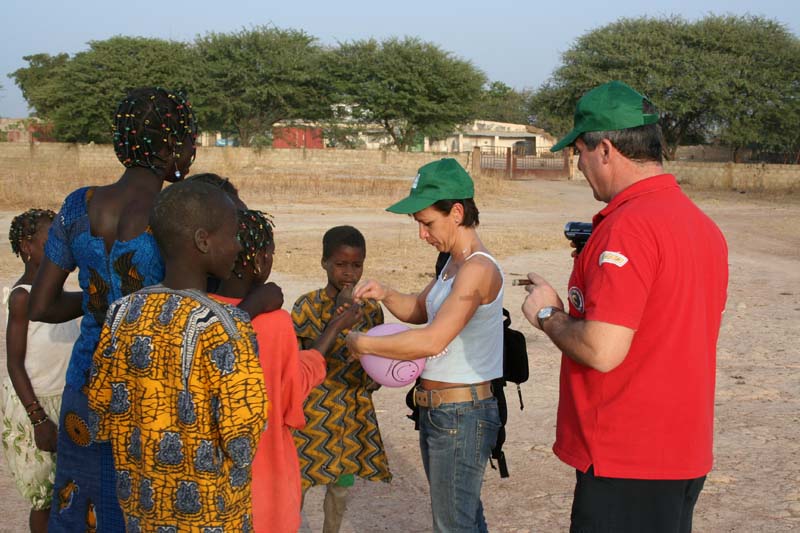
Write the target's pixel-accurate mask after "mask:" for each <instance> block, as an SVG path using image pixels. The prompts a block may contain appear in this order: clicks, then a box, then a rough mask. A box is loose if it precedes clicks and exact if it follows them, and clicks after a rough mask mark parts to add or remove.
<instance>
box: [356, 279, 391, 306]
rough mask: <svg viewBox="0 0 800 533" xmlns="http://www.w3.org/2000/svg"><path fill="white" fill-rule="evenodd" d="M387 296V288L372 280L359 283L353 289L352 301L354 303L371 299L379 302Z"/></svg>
mask: <svg viewBox="0 0 800 533" xmlns="http://www.w3.org/2000/svg"><path fill="white" fill-rule="evenodd" d="M388 294H389V288H388V287H386V286H384V285H382V284H381V283H380V282H378V281H376V280H374V279H368V280H364V281H359V282H358V284H356V286H355V288H354V289H353V299H354V300H356V301H360V300H366V299H372V300H378V301H379V302H381V301H383V300H385V299H386V296H387V295H388Z"/></svg>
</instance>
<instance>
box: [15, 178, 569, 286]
mask: <svg viewBox="0 0 800 533" xmlns="http://www.w3.org/2000/svg"><path fill="white" fill-rule="evenodd" d="M202 170H208V169H205V168H203V169H202ZM225 170H226V168H225V167H224V166H223V167H222V168H221V169H219V170H218V171H217V172H218V173H219V174H222V175H225V176H227V177H229V178H230V179H231V181H232V182H233V183H234V184H235V185H236V186H237V187H238V188H239V190H240V193H241V196H242V198H243V199H244V201H245V202H247V204H248V205H250V206H251V207H255V208H260V209H265V210H267V211H269V212H271V213H272V214H273V215H274V216H275V217H276V221H277V223H278V227H277V229H276V240H277V245H278V254H277V257H276V263H275V270H276V272H281V273H283V274H288V275H291V276H306V277H308V276H314V277H316V276H320V277H322V275H323V274H322V272H321V270H320V264H319V261H320V254H321V238H322V234H323V233H324V231H325V230H327V229H328V228H330V227H332V226H334V225H339V224H352V225H355V226H357V227H358V228H359V229H360V230H362V231H363V233H364V234H365V236H366V239H367V246H368V250H369V257H368V260H367V266H366V272H365V275H366V276H370V277H376V278H379V279H392V280H393V281H394V282H395V283H396V284H397V287H398V288H400V289H401V290H413V289H418V288H419V287H420V286H421V285H423V284H424V283H425V282H426V281H427V279H430V276H431V275H433V264H434V261H435V257H436V251H435V250H433V249H432V248H431V247H430V246H428V245H426V244H425V243H423V242H420V241H419V240H418V239H416V227H415V226H414V225H413V223H412V221H410V220H409V219H408V218H407V217H398V216H396V215H395V216H388V217H387V216H383V209H384V207H385V206H388V205H390V204H391V203H393V202H395V201H397V200H399V199H400V198H402V197H404V196H405V195H406V194H407V193H408V189H409V187H410V185H411V177H409V176H378V174H379V173H380V172H381V170H380V169H377V168H356V169H354V170H353V172H352V173H350V174H347V175H345V174H340V175H329V174H324V173H322V172H316V173H314V172H306V173H303V174H299V173H297V172H288V171H275V170H264V169H260V168H250V169H245V170H244V171H241V170H240V171H239V172H237V173H233V172H231V173H226V172H225ZM117 177H118V176H111V175H108V176H91V177H90V176H83V177H77V178H76V176H74V175H68V174H65V173H64V172H63V170H62V169H58V168H47V169H39V172H37V173H36V174H35V175H34V176H25V177H24V179H23V177H22V176H17V175H14V174H11V175H8V174H3V175H2V176H0V185H2V188H1V189H0V191H2V192H0V202H2V212H0V227H3V228H8V226H9V224H10V221H11V217H13V216H14V215H15V214H17V213H19V212H21V211H23V210H25V209H28V208H30V207H34V206H35V207H46V208H51V209H58V208H59V206H60V204H61V202H62V201H63V199H64V197H65V196H66V195H67V194H69V193H70V192H71V191H73V190H75V189H76V188H78V187H80V186H83V185H85V184H89V183H92V184H105V183H110V182H113V180H115V179H116V178H117ZM475 181H476V183H475V189H476V197H477V200H478V204H479V207H480V209H481V211H482V215H481V216H482V222H484V224H483V226H482V227H481V229H480V234H481V237H482V238H483V240H484V243H485V244H486V246H487V247H488V248H489V249H490V250H491V251H492V252H493V253H494V254H495V255H496V256H498V257H499V258H503V257H505V256H507V255H510V254H515V253H521V252H523V251H528V250H534V249H547V248H551V247H555V246H562V247H563V246H566V244H565V241H564V240H563V238H562V237H560V231H559V228H558V225H557V224H554V225H553V226H552V227H551V228H548V229H550V230H552V231H547V232H544V231H542V229H543V228H538V229H537V230H536V231H532V230H531V229H530V228H529V227H527V226H525V225H520V224H518V223H517V222H516V220H515V218H514V212H516V213H517V216H518V215H519V209H520V208H524V207H526V206H527V205H528V204H529V203H532V200H533V199H532V198H531V197H530V195H529V194H528V193H526V192H524V191H523V189H522V186H521V185H520V184H519V183H514V182H508V181H506V180H504V179H502V178H498V177H479V178H476V180H475ZM539 200H542V201H547V202H548V203H550V204H553V203H554V202H556V203H557V202H558V199H557V198H554V197H551V198H546V199H539ZM486 214H489V215H491V216H493V217H494V220H491V221H490V223H488V224H487V223H486V218H487V217H486V216H485V215H486ZM0 239H1V240H0V249H3V250H4V252H3V253H2V254H0V275H1V276H3V277H10V276H12V275H14V274H15V273H17V272H18V271H20V266H21V264H20V262H19V259H17V258H16V257H14V256H13V255H11V253H10V247H9V246H8V242H7V233H6V232H5V231H4V232H3V233H2V235H1V236H0Z"/></svg>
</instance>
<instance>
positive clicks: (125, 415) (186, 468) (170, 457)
mask: <svg viewBox="0 0 800 533" xmlns="http://www.w3.org/2000/svg"><path fill="white" fill-rule="evenodd" d="M150 226H151V228H152V231H153V235H154V237H155V239H156V241H157V243H158V247H159V249H160V250H161V254H162V255H163V257H164V261H165V269H166V273H165V277H164V281H163V284H160V285H155V286H151V287H148V288H145V289H142V290H140V291H138V292H136V293H134V294H131V295H129V296H125V297H123V298H121V299H119V300H117V301H116V302H114V303H113V304H112V306H111V307H110V308H109V311H108V314H107V317H106V322H105V324H104V326H103V330H102V333H101V336H100V342H99V344H98V346H97V350H96V351H95V353H94V365H93V368H92V375H91V380H90V384H89V391H88V398H89V407H90V409H91V410H90V418H89V421H90V424H89V429H90V433H91V435H92V437H93V438H94V439H95V440H98V441H103V440H110V441H111V445H112V448H113V455H114V466H115V469H116V487H117V498H118V499H119V503H120V506H121V508H122V511H123V514H124V515H125V527H126V530H127V531H128V532H137V531H156V530H158V531H189V530H191V531H217V530H219V531H222V529H223V528H224V529H225V530H226V531H227V530H229V529H230V530H231V531H251V530H252V517H251V512H252V503H251V494H250V483H251V473H250V467H251V462H252V460H253V455H254V453H255V450H256V447H257V445H258V441H259V439H260V437H261V433H262V431H263V429H264V424H265V422H266V419H267V407H268V401H267V398H266V393H265V387H264V376H263V374H262V372H261V367H260V365H259V363H258V358H257V355H256V350H255V347H254V343H255V333H254V332H253V328H252V327H251V325H250V319H249V317H248V316H246V313H244V312H243V311H241V310H240V309H238V308H236V307H233V306H231V305H227V304H223V303H220V302H218V301H217V300H214V299H212V298H210V297H209V296H208V295H207V294H206V293H205V288H206V279H207V277H208V276H209V275H211V276H215V277H218V278H220V279H226V278H228V277H229V276H230V274H231V271H232V269H233V266H234V263H235V261H236V257H237V256H238V254H239V251H240V250H241V246H240V245H239V242H238V240H237V237H236V235H237V229H238V224H237V216H236V208H235V206H234V204H233V203H232V202H231V201H230V199H228V197H227V196H226V195H225V193H224V192H222V191H221V190H220V189H218V188H215V187H213V186H211V185H208V184H206V183H200V182H180V183H176V184H175V185H171V186H169V187H167V188H166V189H165V190H163V191H162V192H161V193H160V194H159V195H158V197H157V199H156V202H155V205H154V206H153V211H152V214H151V216H150Z"/></svg>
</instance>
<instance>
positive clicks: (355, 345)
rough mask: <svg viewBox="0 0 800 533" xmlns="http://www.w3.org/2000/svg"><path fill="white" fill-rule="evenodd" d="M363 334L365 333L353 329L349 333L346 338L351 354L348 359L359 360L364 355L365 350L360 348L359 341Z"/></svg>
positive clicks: (348, 350)
mask: <svg viewBox="0 0 800 533" xmlns="http://www.w3.org/2000/svg"><path fill="white" fill-rule="evenodd" d="M363 336H364V334H363V333H359V332H358V331H351V332H350V333H348V334H347V338H346V339H345V340H346V341H347V352H348V353H349V354H350V357H348V361H358V360H359V359H361V356H362V355H364V352H363V351H362V350H361V349H360V348H359V341H360V339H361V337H363Z"/></svg>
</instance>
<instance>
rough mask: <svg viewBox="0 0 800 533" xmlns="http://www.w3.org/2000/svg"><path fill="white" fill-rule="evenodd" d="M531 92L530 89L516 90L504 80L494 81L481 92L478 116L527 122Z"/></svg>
mask: <svg viewBox="0 0 800 533" xmlns="http://www.w3.org/2000/svg"><path fill="white" fill-rule="evenodd" d="M531 94H532V92H531V91H530V90H529V89H524V90H522V91H516V90H514V89H512V88H511V87H509V86H508V85H506V84H505V83H503V82H502V81H493V82H492V83H490V84H489V86H488V87H487V88H486V89H485V90H484V91H483V93H482V94H481V99H480V102H479V103H478V111H477V118H480V119H484V120H495V121H497V122H510V123H512V124H527V123H528V115H529V109H528V107H529V105H530V103H529V100H530V98H531Z"/></svg>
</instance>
